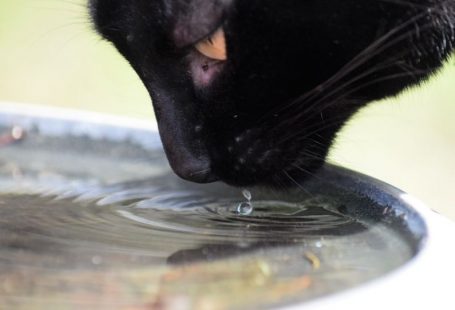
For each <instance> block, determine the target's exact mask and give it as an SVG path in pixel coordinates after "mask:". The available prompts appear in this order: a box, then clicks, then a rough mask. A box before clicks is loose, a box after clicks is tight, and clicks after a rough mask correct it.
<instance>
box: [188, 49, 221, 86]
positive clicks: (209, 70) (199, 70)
mask: <svg viewBox="0 0 455 310" xmlns="http://www.w3.org/2000/svg"><path fill="white" fill-rule="evenodd" d="M187 61H188V65H189V73H190V75H191V79H192V80H193V83H194V86H195V87H197V88H206V87H208V86H210V85H211V84H212V82H213V81H214V80H215V79H216V77H217V76H218V75H219V74H220V73H221V72H222V71H223V68H224V67H225V63H226V61H225V60H217V59H212V58H209V57H207V56H204V55H202V54H201V53H199V52H198V51H197V50H194V51H192V52H191V53H190V54H189V55H188V57H187Z"/></svg>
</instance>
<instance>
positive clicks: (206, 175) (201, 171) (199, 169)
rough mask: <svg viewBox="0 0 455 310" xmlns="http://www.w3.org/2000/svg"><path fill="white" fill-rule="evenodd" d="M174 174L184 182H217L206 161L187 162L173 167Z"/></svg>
mask: <svg viewBox="0 0 455 310" xmlns="http://www.w3.org/2000/svg"><path fill="white" fill-rule="evenodd" d="M173 168H174V172H175V173H176V174H177V175H178V176H179V177H181V178H182V179H184V180H187V181H191V182H196V183H211V182H215V181H218V178H217V177H216V176H215V175H214V174H213V172H212V169H211V168H210V162H209V161H206V160H188V161H185V162H183V163H180V164H178V165H176V166H174V167H173Z"/></svg>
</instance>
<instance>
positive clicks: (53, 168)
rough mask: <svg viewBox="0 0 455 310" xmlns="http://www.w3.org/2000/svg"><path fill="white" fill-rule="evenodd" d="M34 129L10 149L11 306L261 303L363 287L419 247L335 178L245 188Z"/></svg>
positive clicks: (4, 259)
mask: <svg viewBox="0 0 455 310" xmlns="http://www.w3.org/2000/svg"><path fill="white" fill-rule="evenodd" d="M35 136H36V137H35V138H33V137H34V135H33V133H28V135H27V137H28V139H30V141H29V140H26V141H24V142H23V143H21V144H14V145H10V146H6V147H5V146H4V147H3V148H1V147H0V297H1V299H2V302H3V304H4V305H5V306H6V307H7V308H8V309H13V308H15V307H18V308H20V309H41V308H42V309H50V308H55V309H80V308H81V307H82V306H85V307H89V308H90V309H104V308H106V309H117V308H118V309H177V308H176V307H177V306H176V305H178V307H180V308H179V309H201V308H203V306H205V307H207V305H208V307H209V308H210V309H215V310H216V309H238V308H242V309H256V308H261V309H262V308H269V307H272V306H277V305H284V304H289V303H292V302H301V301H304V300H309V299H312V298H314V297H317V296H321V295H324V294H328V293H331V292H336V291H340V290H343V289H346V288H349V287H352V286H355V285H358V284H359V283H362V282H365V281H368V280H370V279H373V278H375V277H378V276H380V275H382V274H384V273H386V272H389V271H390V270H393V269H394V268H397V267H398V266H400V265H402V264H403V263H404V262H406V261H407V260H409V258H410V257H412V256H413V254H414V253H413V249H412V247H411V246H410V245H409V244H408V243H407V241H406V240H405V239H404V238H402V237H401V236H400V235H399V234H398V233H396V232H395V231H394V230H393V229H391V228H390V227H388V226H387V223H382V222H381V221H378V220H377V219H376V220H375V219H372V218H365V217H362V216H359V214H358V213H356V212H351V211H352V210H363V209H365V208H373V207H375V206H374V205H373V204H372V202H370V201H368V200H367V199H363V198H361V197H357V196H356V195H355V194H353V193H344V192H343V193H340V192H339V191H338V190H337V189H336V188H335V187H332V186H331V185H330V184H329V183H323V182H322V181H320V182H319V183H318V182H316V183H315V184H316V186H314V187H313V188H312V189H310V190H309V191H308V192H306V191H305V192H302V191H299V190H293V191H288V192H278V191H271V190H270V189H261V188H252V189H249V190H250V192H251V194H250V195H246V196H245V192H244V193H243V194H242V190H241V189H236V188H230V187H228V186H225V185H223V184H212V185H195V184H190V183H187V182H184V181H181V180H179V179H178V178H176V177H175V176H174V175H173V174H172V173H171V172H170V171H169V169H168V168H167V166H166V164H165V158H164V156H163V154H162V153H161V152H160V151H156V152H152V151H150V150H147V152H145V151H144V150H141V149H139V150H137V151H135V150H134V148H133V146H131V145H128V144H127V143H126V144H120V143H118V142H109V141H92V140H90V139H88V138H86V137H84V138H74V137H73V138H71V139H70V138H67V137H65V138H58V137H43V136H40V135H38V134H35ZM123 148H126V150H124V149H123ZM81 158H83V160H81ZM250 196H251V197H250ZM242 203H247V204H248V205H247V206H246V207H247V209H245V210H244V209H242ZM239 208H240V209H239ZM239 210H240V211H239Z"/></svg>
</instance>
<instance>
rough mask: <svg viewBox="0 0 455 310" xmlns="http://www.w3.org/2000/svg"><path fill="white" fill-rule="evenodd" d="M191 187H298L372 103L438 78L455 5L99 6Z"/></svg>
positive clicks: (256, 0) (422, 0) (98, 14)
mask: <svg viewBox="0 0 455 310" xmlns="http://www.w3.org/2000/svg"><path fill="white" fill-rule="evenodd" d="M89 6H90V11H91V15H92V18H93V21H94V24H95V25H96V29H97V30H98V32H99V33H101V34H102V35H103V36H104V38H106V39H107V40H109V41H111V42H113V43H114V45H115V46H116V48H117V49H118V50H119V51H120V52H121V53H122V54H123V55H124V56H125V57H126V59H128V61H129V62H130V63H131V65H132V66H133V67H134V69H135V70H136V72H137V73H138V74H139V76H140V77H141V79H142V81H143V82H144V84H145V86H146V87H147V89H148V91H149V93H150V95H151V97H152V99H153V106H154V109H155V113H156V117H157V120H158V125H159V129H160V135H161V138H162V141H163V144H164V148H165V151H166V154H167V156H168V159H169V161H170V164H171V166H172V168H173V169H174V171H175V172H176V173H177V174H178V175H179V176H181V177H182V178H184V179H187V180H191V181H195V182H201V183H203V182H211V181H215V180H222V181H224V182H226V183H229V184H233V185H238V186H245V185H252V184H292V183H294V182H296V179H298V180H299V181H300V180H301V179H302V176H305V175H310V174H311V173H312V172H313V171H314V170H315V169H317V168H318V167H320V166H321V165H322V164H323V162H324V159H325V156H326V154H327V151H328V148H329V147H330V144H331V142H332V140H333V139H334V137H335V135H336V133H337V131H338V130H339V129H340V128H341V127H342V126H343V124H344V123H345V122H346V120H347V119H348V118H349V117H350V116H351V115H352V114H353V113H355V112H356V111H357V110H358V109H359V108H361V107H363V106H365V105H366V104H367V103H368V102H370V101H372V100H376V99H380V98H384V97H387V96H393V95H395V94H397V93H398V92H399V91H401V90H402V89H404V88H406V87H408V86H411V85H414V84H417V83H419V82H420V81H422V80H423V79H425V78H426V77H428V76H429V75H430V74H431V73H433V72H435V70H437V69H438V68H439V67H440V66H441V65H442V64H443V62H444V61H445V60H446V59H447V58H448V57H449V56H450V54H451V52H452V51H453V49H454V45H455V25H454V24H455V0H343V1H340V0H91V1H90V4H89Z"/></svg>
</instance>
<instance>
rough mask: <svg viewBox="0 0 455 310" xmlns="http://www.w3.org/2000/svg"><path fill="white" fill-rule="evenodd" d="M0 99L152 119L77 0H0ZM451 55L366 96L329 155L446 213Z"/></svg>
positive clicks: (451, 164)
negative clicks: (385, 93) (412, 84)
mask: <svg viewBox="0 0 455 310" xmlns="http://www.w3.org/2000/svg"><path fill="white" fill-rule="evenodd" d="M0 55H1V57H0V68H1V70H0V100H3V101H16V102H27V103H38V104H46V105H52V106H63V107H72V108H78V109H86V110H93V111H98V112H105V113H113V114H121V115H126V116H131V117H138V118H143V119H144V118H145V119H150V121H154V120H153V111H152V108H151V104H150V99H149V97H148V94H147V92H146V90H145V88H144V87H143V86H142V84H141V82H140V80H139V79H138V78H137V76H136V75H135V74H134V72H133V70H132V69H131V68H130V67H129V65H128V63H127V62H126V61H125V60H124V59H123V58H121V57H120V55H118V53H116V51H115V50H114V48H113V47H112V46H111V45H110V44H109V43H107V42H104V41H102V40H100V38H99V37H98V36H97V35H96V34H95V32H94V31H93V30H92V28H91V26H90V22H89V19H88V16H87V9H86V4H85V0H1V1H0ZM454 82H455V63H454V61H451V62H449V63H448V64H447V65H446V67H445V68H444V69H443V70H442V71H441V72H440V74H439V75H437V76H435V77H434V78H432V79H431V80H430V81H429V82H427V83H425V84H424V85H422V86H420V87H418V88H414V89H411V90H408V91H406V92H405V93H404V94H402V95H401V96H399V97H398V98H393V99H388V100H385V101H382V102H377V103H373V104H371V105H370V106H369V107H368V108H365V109H364V110H363V111H362V112H361V113H359V114H358V115H357V116H356V117H355V118H354V119H353V120H351V122H350V123H349V124H348V126H346V128H345V129H344V130H343V131H342V132H341V133H340V134H339V138H338V141H337V143H336V145H335V146H334V147H333V149H332V152H331V155H330V158H331V161H333V162H336V163H340V164H342V165H344V166H347V167H350V168H352V169H355V170H358V171H361V172H364V173H366V174H369V175H372V176H374V177H377V178H379V179H382V180H384V181H386V182H389V183H391V184H393V185H395V186H397V187H399V188H402V189H404V190H406V191H408V192H410V193H411V194H413V195H415V196H417V197H418V198H420V199H422V200H423V201H425V202H426V203H427V204H428V205H429V206H431V207H432V208H433V209H436V210H438V211H440V212H441V213H444V214H446V215H448V216H450V217H452V218H454V219H455V199H454V198H453V196H452V192H451V191H452V190H454V189H455V161H454V160H453V158H454V157H455V120H454V117H455V103H454V102H453V101H454V100H455V83H454Z"/></svg>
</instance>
